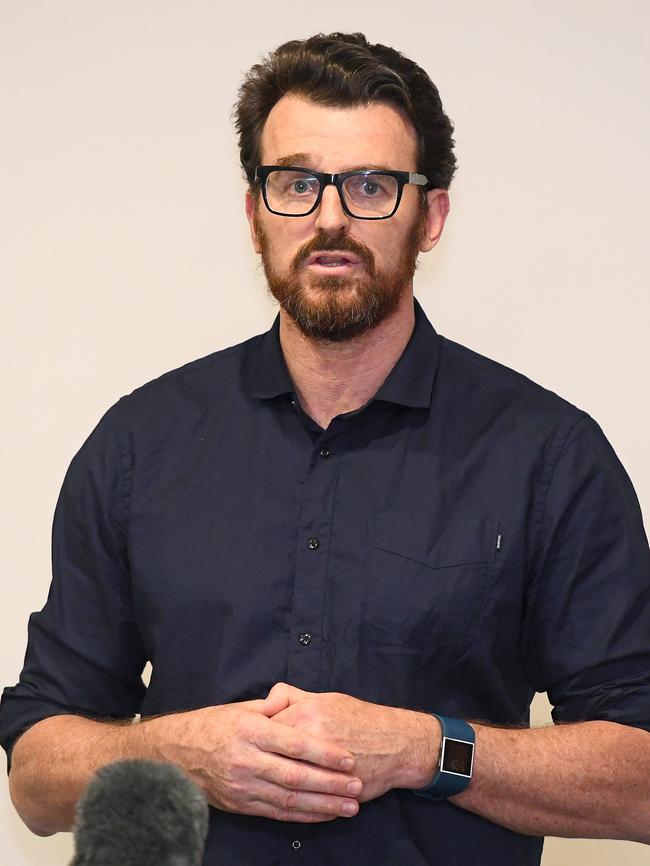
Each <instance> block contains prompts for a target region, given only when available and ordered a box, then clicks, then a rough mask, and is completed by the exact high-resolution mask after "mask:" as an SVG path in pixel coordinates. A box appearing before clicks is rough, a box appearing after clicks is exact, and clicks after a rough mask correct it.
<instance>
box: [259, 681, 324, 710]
mask: <svg viewBox="0 0 650 866" xmlns="http://www.w3.org/2000/svg"><path fill="white" fill-rule="evenodd" d="M311 694H313V692H306V691H303V689H299V688H297V686H291V685H289V683H276V684H275V685H274V686H273V688H272V689H271V691H270V692H269V693H268V695H267V696H266V700H267V701H270V702H271V705H272V706H277V710H276V711H275V712H279V711H280V710H284V709H286V707H289V706H291V704H296V703H298V701H301V700H304V698H305V697H308V696H309V695H311Z"/></svg>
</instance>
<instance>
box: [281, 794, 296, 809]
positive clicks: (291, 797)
mask: <svg viewBox="0 0 650 866" xmlns="http://www.w3.org/2000/svg"><path fill="white" fill-rule="evenodd" d="M297 805H298V792H297V791H284V792H283V793H282V796H281V798H280V806H281V808H282V809H295V808H296V806H297Z"/></svg>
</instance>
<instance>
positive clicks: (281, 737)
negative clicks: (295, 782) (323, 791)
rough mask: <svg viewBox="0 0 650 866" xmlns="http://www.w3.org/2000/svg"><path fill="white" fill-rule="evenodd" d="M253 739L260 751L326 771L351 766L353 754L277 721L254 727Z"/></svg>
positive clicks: (348, 770) (352, 766)
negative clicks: (254, 734) (293, 759)
mask: <svg viewBox="0 0 650 866" xmlns="http://www.w3.org/2000/svg"><path fill="white" fill-rule="evenodd" d="M254 742H255V745H256V746H257V747H258V748H260V749H262V750H263V751H264V752H276V753H277V754H279V755H285V756H286V757H287V758H296V759H297V760H299V761H309V762H310V763H311V764H317V765H318V766H319V767H327V768H328V769H330V770H342V771H344V772H347V773H349V772H350V771H351V770H352V769H353V768H354V763H355V762H354V757H353V755H352V754H351V752H349V751H348V750H347V749H344V748H343V747H342V746H337V745H335V744H334V743H328V742H327V741H326V740H321V739H320V737H314V736H312V735H311V734H307V733H305V732H304V731H299V730H297V729H296V728H291V727H289V725H282V724H280V723H279V722H272V721H270V720H269V723H268V724H264V725H260V726H258V727H257V729H256V736H255V740H254Z"/></svg>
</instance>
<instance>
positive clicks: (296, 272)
mask: <svg viewBox="0 0 650 866" xmlns="http://www.w3.org/2000/svg"><path fill="white" fill-rule="evenodd" d="M258 206H259V200H258ZM253 218H254V224H255V231H256V232H257V237H258V241H259V245H260V253H261V256H262V264H263V266H264V273H265V275H266V281H267V284H268V289H269V293H270V294H271V295H272V296H273V297H274V298H275V299H276V300H277V301H278V303H279V304H280V306H281V307H282V309H283V310H284V311H285V312H286V313H287V314H288V315H289V316H290V317H291V318H292V319H293V320H294V322H295V323H296V325H297V326H298V327H299V328H300V330H301V331H302V333H303V334H304V335H305V336H306V337H310V338H312V339H314V340H320V341H327V342H331V343H336V342H341V341H343V340H350V339H352V338H353V337H358V336H359V335H360V334H363V333H365V332H366V331H369V330H370V329H371V328H374V327H375V326H376V325H378V324H379V322H381V321H383V320H384V319H385V318H386V317H387V316H389V315H390V314H391V313H392V312H393V311H394V310H395V309H396V308H397V306H398V304H399V302H400V299H401V297H402V294H403V291H404V289H405V287H406V286H407V285H409V283H410V281H411V280H412V278H413V274H414V272H415V268H416V264H417V257H418V252H419V243H420V238H421V236H422V232H423V230H424V227H425V222H426V210H424V208H421V209H420V211H419V213H418V216H417V218H416V221H415V223H414V225H413V228H412V229H411V231H409V232H408V233H407V235H406V242H405V246H404V248H403V249H402V254H401V255H400V257H399V259H398V260H397V261H396V262H395V265H394V267H392V268H391V270H390V271H379V270H377V268H376V266H375V259H374V256H373V254H372V253H371V252H370V250H369V249H368V248H367V247H365V246H363V245H362V244H360V243H359V242H358V241H356V240H353V239H352V238H351V237H349V236H347V235H345V234H344V233H343V231H340V232H336V233H335V234H327V233H325V232H323V231H319V232H318V234H317V235H316V236H315V237H313V238H312V239H311V240H310V241H308V242H307V243H306V244H305V245H304V246H302V247H301V248H300V250H298V253H297V254H296V256H295V258H294V260H293V261H292V263H291V265H290V267H289V271H288V273H286V274H280V273H277V272H275V271H274V270H273V265H272V263H271V256H270V244H269V240H268V237H267V235H266V234H265V232H264V230H263V229H262V226H261V224H260V220H259V218H258V210H257V207H256V209H255V213H254V217H253ZM333 250H340V251H341V252H349V253H352V254H354V256H355V258H357V259H359V260H360V262H361V264H362V265H363V266H364V269H365V274H364V275H363V276H359V277H357V276H353V277H338V276H331V277H330V276H327V275H326V276H321V277H319V278H318V279H317V281H316V280H313V281H312V283H311V285H315V286H318V287H319V288H320V289H321V290H322V294H321V295H320V297H319V298H318V299H317V300H312V299H311V298H310V296H309V294H308V292H307V291H306V290H305V288H304V287H303V286H302V284H301V282H300V267H301V265H302V264H303V263H304V262H306V261H307V259H308V258H309V257H310V256H311V255H313V254H314V253H318V252H331V251H333ZM352 289H353V290H354V291H351V290H352Z"/></svg>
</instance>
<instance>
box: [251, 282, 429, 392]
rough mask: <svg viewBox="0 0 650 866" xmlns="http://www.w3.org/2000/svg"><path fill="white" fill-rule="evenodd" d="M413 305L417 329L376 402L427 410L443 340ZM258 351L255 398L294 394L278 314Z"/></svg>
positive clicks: (253, 386)
mask: <svg viewBox="0 0 650 866" xmlns="http://www.w3.org/2000/svg"><path fill="white" fill-rule="evenodd" d="M413 301H414V309H415V326H414V328H413V332H412V334H411V337H410V339H409V341H408V343H407V344H406V348H405V349H404V351H403V352H402V354H401V355H400V357H399V359H398V361H397V363H396V364H395V366H394V367H393V369H392V370H391V371H390V373H389V374H388V376H387V377H386V380H385V381H384V383H383V384H382V385H381V387H380V388H379V390H378V391H377V393H376V394H375V396H374V397H373V399H374V400H384V401H385V402H388V403H397V404H398V405H401V406H410V407H413V408H416V409H428V408H429V407H430V406H431V395H432V392H433V383H434V379H435V376H436V370H437V368H438V358H439V355H440V337H439V335H438V333H437V332H436V330H435V329H434V327H433V325H432V324H431V322H430V321H429V320H428V318H427V316H426V314H425V312H424V310H423V309H422V307H421V306H420V304H419V303H418V301H417V299H416V298H414V299H413ZM255 349H256V350H255V351H254V353H253V356H252V357H251V359H250V360H251V363H250V368H249V370H250V387H251V393H252V395H253V397H258V398H261V399H263V400H264V399H270V398H273V397H278V396H280V395H281V394H293V393H294V392H295V386H294V384H293V382H292V380H291V376H290V375H289V370H288V368H287V364H286V361H285V359H284V353H283V352H282V345H281V343H280V314H279V313H278V315H277V316H276V318H275V321H274V322H273V324H272V326H271V328H270V329H269V330H268V331H267V332H266V333H265V334H262V336H261V338H260V340H259V341H257V342H256V346H255Z"/></svg>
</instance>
